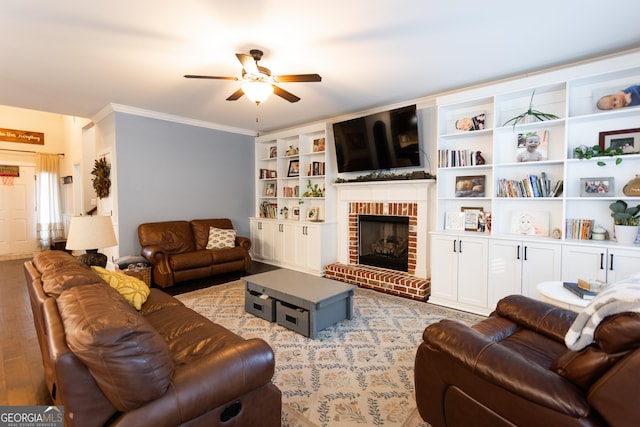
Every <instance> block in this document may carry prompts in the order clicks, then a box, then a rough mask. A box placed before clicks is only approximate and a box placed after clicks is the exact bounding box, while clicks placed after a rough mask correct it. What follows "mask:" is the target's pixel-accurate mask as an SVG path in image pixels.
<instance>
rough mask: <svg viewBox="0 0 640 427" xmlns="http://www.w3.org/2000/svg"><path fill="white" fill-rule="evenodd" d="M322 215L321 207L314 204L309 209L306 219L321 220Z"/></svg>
mask: <svg viewBox="0 0 640 427" xmlns="http://www.w3.org/2000/svg"><path fill="white" fill-rule="evenodd" d="M319 217H320V208H319V207H317V206H312V207H310V208H309V209H307V216H306V218H305V219H306V220H307V221H319V219H318V218H319Z"/></svg>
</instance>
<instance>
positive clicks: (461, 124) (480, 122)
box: [454, 111, 485, 132]
mask: <svg viewBox="0 0 640 427" xmlns="http://www.w3.org/2000/svg"><path fill="white" fill-rule="evenodd" d="M484 121H485V113H484V111H480V112H478V113H475V114H474V115H472V116H471V117H469V116H462V117H459V118H457V119H456V121H455V123H454V126H455V128H456V129H457V130H459V131H463V132H470V131H474V130H484V129H485V125H484Z"/></svg>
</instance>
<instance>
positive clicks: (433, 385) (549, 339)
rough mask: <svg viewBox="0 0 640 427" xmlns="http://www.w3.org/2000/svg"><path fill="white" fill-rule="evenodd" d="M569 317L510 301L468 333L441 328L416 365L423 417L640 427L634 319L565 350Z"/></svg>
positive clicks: (608, 324) (446, 421) (607, 323)
mask: <svg viewBox="0 0 640 427" xmlns="http://www.w3.org/2000/svg"><path fill="white" fill-rule="evenodd" d="M576 316H577V314H576V313H574V312H572V311H569V310H564V309H561V308H558V307H555V306H552V305H549V304H546V303H544V302H541V301H537V300H533V299H530V298H527V297H524V296H520V295H514V296H509V297H507V298H504V299H503V300H501V301H500V302H499V303H498V305H497V308H496V311H495V312H494V313H492V315H491V316H489V317H488V318H487V319H485V320H483V321H481V322H479V323H478V324H476V325H474V326H472V327H468V326H466V325H463V324H461V323H459V322H456V321H451V320H442V321H440V322H438V323H436V324H433V325H430V326H428V327H427V328H426V329H425V331H424V333H423V343H422V344H421V345H420V346H419V348H418V351H417V354H416V360H415V386H416V401H417V407H418V410H419V412H420V415H421V417H422V418H423V419H424V420H425V421H427V422H429V423H430V424H431V425H432V426H433V427H441V426H443V427H444V426H449V427H451V426H454V427H455V426H461V427H462V426H470V425H473V426H475V427H478V426H492V427H495V426H514V425H517V426H525V427H526V426H532V427H533V426H536V427H539V426H560V425H562V426H606V425H611V426H628V425H630V424H629V422H630V420H636V421H637V420H640V405H638V397H637V392H636V390H637V384H639V383H640V349H639V348H640V313H622V314H616V315H613V316H610V317H607V318H606V319H605V320H603V321H602V322H601V323H600V325H599V327H598V329H596V332H595V336H594V342H593V344H591V345H589V346H588V347H587V348H585V349H583V350H580V351H572V350H569V349H568V348H567V347H566V345H565V341H564V338H565V334H566V332H567V330H568V329H569V327H570V326H571V324H572V323H573V321H574V319H575V318H576Z"/></svg>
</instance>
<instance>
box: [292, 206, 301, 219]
mask: <svg viewBox="0 0 640 427" xmlns="http://www.w3.org/2000/svg"><path fill="white" fill-rule="evenodd" d="M291 219H300V208H299V207H298V206H294V207H293V208H291Z"/></svg>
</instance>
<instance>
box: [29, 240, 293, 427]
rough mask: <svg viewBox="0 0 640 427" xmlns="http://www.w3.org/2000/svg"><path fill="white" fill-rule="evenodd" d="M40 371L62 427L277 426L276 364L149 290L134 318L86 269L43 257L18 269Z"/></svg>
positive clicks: (265, 348) (267, 350)
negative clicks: (58, 409)
mask: <svg viewBox="0 0 640 427" xmlns="http://www.w3.org/2000/svg"><path fill="white" fill-rule="evenodd" d="M24 273H25V278H26V281H27V288H28V293H29V298H30V303H31V309H32V312H33V319H34V323H35V327H36V332H37V337H38V342H39V344H40V350H41V353H42V361H43V364H44V370H45V384H46V387H47V390H48V391H49V393H50V395H51V398H52V400H53V403H54V404H55V405H60V406H64V416H65V422H64V425H65V426H67V427H106V426H109V427H139V426H184V427H196V426H207V427H210V426H219V427H237V426H261V427H276V426H280V425H281V405H282V394H281V392H280V390H279V389H278V388H277V387H276V386H275V385H274V384H273V383H272V382H271V379H272V377H273V374H274V370H275V358H274V354H273V350H272V349H271V347H270V346H269V345H268V344H267V343H266V342H265V341H263V340H262V339H259V338H250V339H245V338H242V337H241V336H239V335H237V334H235V333H233V332H231V331H230V330H228V329H226V328H224V327H222V326H221V325H219V324H216V323H214V322H212V321H210V320H208V319H207V318H205V317H203V316H201V315H200V314H198V313H196V312H195V311H193V310H191V309H189V308H187V307H186V306H185V305H184V304H182V303H181V302H180V301H179V300H177V299H176V298H174V297H172V296H170V295H168V294H166V293H165V292H163V291H161V290H160V289H155V288H153V289H150V293H149V295H148V298H147V300H146V301H145V302H144V304H142V307H141V309H140V310H139V311H138V310H136V309H135V308H134V307H132V306H131V305H130V304H129V302H127V301H126V300H125V299H124V298H123V297H122V295H121V294H120V293H119V292H118V291H117V290H116V289H115V288H112V287H111V286H109V285H108V284H107V283H105V282H104V281H103V280H102V279H101V278H100V277H99V276H98V275H97V274H96V273H95V272H93V271H91V270H90V269H89V267H87V266H86V265H85V264H84V263H82V262H80V261H79V260H77V259H75V258H74V257H72V256H71V255H69V254H67V253H65V252H62V251H45V252H41V253H39V254H37V255H36V256H35V257H34V258H33V260H31V261H27V262H25V263H24Z"/></svg>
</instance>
